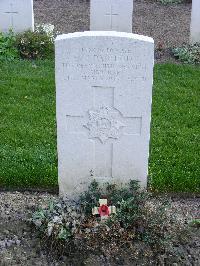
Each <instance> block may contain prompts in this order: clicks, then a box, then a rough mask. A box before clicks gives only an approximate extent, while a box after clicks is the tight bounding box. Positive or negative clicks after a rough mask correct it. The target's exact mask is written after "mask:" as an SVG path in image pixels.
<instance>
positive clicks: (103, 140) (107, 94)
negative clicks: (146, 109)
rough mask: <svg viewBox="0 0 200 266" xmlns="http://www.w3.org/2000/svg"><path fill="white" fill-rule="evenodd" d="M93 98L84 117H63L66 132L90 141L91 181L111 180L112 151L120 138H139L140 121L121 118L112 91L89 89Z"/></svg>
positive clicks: (98, 88) (107, 89) (136, 118)
mask: <svg viewBox="0 0 200 266" xmlns="http://www.w3.org/2000/svg"><path fill="white" fill-rule="evenodd" d="M91 89H92V90H93V97H91V104H90V107H88V111H87V112H86V113H85V114H84V115H75V114H74V115H73V114H66V118H67V132H68V133H69V134H84V135H86V136H87V138H89V139H91V140H93V141H94V166H93V176H94V177H95V178H100V179H103V180H104V179H106V180H107V181H109V179H111V178H113V149H114V145H115V141H120V138H122V137H123V138H124V137H131V136H135V135H141V126H142V118H141V117H132V116H131V117H127V116H124V115H123V114H122V113H121V112H120V111H119V110H118V109H117V108H116V107H115V88H114V87H103V86H93V87H92V88H91Z"/></svg>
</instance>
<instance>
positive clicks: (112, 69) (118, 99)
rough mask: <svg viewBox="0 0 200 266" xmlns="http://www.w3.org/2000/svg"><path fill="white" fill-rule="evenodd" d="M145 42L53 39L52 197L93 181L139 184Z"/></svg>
mask: <svg viewBox="0 0 200 266" xmlns="http://www.w3.org/2000/svg"><path fill="white" fill-rule="evenodd" d="M153 64H154V42H153V39H152V38H149V37H145V36H140V35H135V34H131V33H120V32H96V31H93V32H83V33H79V32H77V33H72V34H66V35H60V36H58V37H57V39H56V94H57V95H56V97H57V98H56V106H57V141H58V176H59V187H60V193H61V194H65V193H68V194H69V195H70V194H73V193H76V194H78V193H79V191H82V190H83V189H84V188H85V186H87V185H88V183H90V182H91V181H92V180H93V178H95V179H96V180H97V181H100V182H102V181H103V182H114V183H126V182H128V181H129V180H130V179H138V180H140V181H141V185H142V186H144V187H145V186H146V184H147V173H148V154H149V139H150V119H151V99H152V81H153Z"/></svg>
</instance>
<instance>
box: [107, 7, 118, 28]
mask: <svg viewBox="0 0 200 266" xmlns="http://www.w3.org/2000/svg"><path fill="white" fill-rule="evenodd" d="M113 9H114V8H113V5H112V4H111V5H110V12H108V13H106V14H105V15H106V16H109V17H110V28H111V29H112V30H114V29H115V28H114V26H113V18H114V17H116V16H119V14H118V13H117V12H114V10H113Z"/></svg>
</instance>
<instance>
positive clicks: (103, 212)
mask: <svg viewBox="0 0 200 266" xmlns="http://www.w3.org/2000/svg"><path fill="white" fill-rule="evenodd" d="M98 211H99V215H100V216H107V215H109V214H110V212H109V208H108V206H107V205H102V206H100V207H99V209H98Z"/></svg>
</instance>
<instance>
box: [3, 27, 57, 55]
mask: <svg viewBox="0 0 200 266" xmlns="http://www.w3.org/2000/svg"><path fill="white" fill-rule="evenodd" d="M56 35H57V33H56V32H55V30H54V26H53V25H51V24H39V25H36V26H35V31H34V32H32V31H31V30H27V31H25V32H22V33H18V34H15V33H14V32H12V30H10V31H9V32H8V33H2V32H0V59H7V60H13V59H16V58H23V59H49V58H53V57H54V39H55V36H56Z"/></svg>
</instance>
